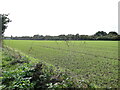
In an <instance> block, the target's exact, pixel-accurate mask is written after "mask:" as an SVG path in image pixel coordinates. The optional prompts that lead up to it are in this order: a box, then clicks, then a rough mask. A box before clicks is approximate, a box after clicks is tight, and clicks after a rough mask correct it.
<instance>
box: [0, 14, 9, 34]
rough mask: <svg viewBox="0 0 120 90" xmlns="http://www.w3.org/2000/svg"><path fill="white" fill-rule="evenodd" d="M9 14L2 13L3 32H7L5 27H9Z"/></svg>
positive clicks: (0, 15) (0, 20)
mask: <svg viewBox="0 0 120 90" xmlns="http://www.w3.org/2000/svg"><path fill="white" fill-rule="evenodd" d="M8 15H9V14H0V22H1V24H2V25H1V28H2V29H1V30H2V31H1V34H3V33H4V32H5V29H7V27H8V25H7V24H8V23H9V22H11V20H10V19H9V18H8Z"/></svg>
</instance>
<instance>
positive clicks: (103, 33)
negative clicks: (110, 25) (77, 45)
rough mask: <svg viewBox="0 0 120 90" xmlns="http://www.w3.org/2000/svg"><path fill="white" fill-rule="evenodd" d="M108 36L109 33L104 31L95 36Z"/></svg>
mask: <svg viewBox="0 0 120 90" xmlns="http://www.w3.org/2000/svg"><path fill="white" fill-rule="evenodd" d="M106 35H107V33H106V32H104V31H98V32H96V33H95V34H94V36H106Z"/></svg>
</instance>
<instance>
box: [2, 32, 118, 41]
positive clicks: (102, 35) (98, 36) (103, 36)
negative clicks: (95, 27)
mask: <svg viewBox="0 0 120 90" xmlns="http://www.w3.org/2000/svg"><path fill="white" fill-rule="evenodd" d="M4 39H13V40H120V35H118V33H117V32H115V31H111V32H109V33H106V32H104V31H98V32H96V33H95V34H94V35H79V34H75V35H74V34H68V35H64V34H62V35H58V36H50V35H46V36H43V35H39V34H36V35H34V36H21V37H17V36H15V37H13V36H11V37H4Z"/></svg>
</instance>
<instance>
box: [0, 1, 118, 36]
mask: <svg viewBox="0 0 120 90" xmlns="http://www.w3.org/2000/svg"><path fill="white" fill-rule="evenodd" d="M118 1H119V0H0V13H1V14H2V13H10V15H9V18H10V19H11V20H12V22H11V23H9V27H8V29H7V30H6V32H5V36H11V35H13V36H33V35H34V34H40V35H60V34H76V33H79V34H87V35H92V34H94V33H95V32H97V31H106V32H107V33H108V32H109V31H116V32H118Z"/></svg>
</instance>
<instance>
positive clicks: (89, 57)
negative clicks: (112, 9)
mask: <svg viewBox="0 0 120 90" xmlns="http://www.w3.org/2000/svg"><path fill="white" fill-rule="evenodd" d="M4 44H5V45H7V46H9V47H11V48H14V49H17V50H19V51H21V52H23V53H25V54H27V55H30V56H32V57H34V58H37V59H39V60H42V61H45V62H47V63H49V64H52V65H55V66H56V65H57V66H59V67H60V68H63V69H69V70H70V71H71V72H72V73H73V77H77V78H78V80H84V81H85V82H89V83H90V84H91V85H96V86H98V87H113V88H114V87H117V86H118V84H117V83H118V41H33V40H4Z"/></svg>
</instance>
